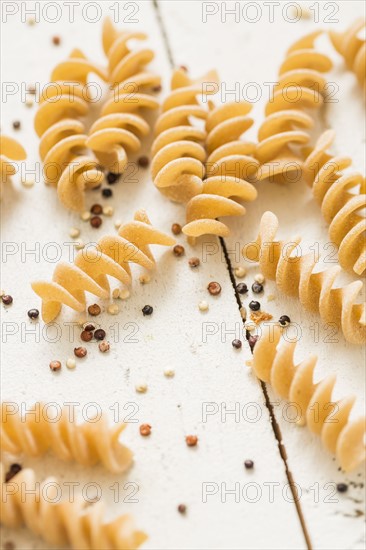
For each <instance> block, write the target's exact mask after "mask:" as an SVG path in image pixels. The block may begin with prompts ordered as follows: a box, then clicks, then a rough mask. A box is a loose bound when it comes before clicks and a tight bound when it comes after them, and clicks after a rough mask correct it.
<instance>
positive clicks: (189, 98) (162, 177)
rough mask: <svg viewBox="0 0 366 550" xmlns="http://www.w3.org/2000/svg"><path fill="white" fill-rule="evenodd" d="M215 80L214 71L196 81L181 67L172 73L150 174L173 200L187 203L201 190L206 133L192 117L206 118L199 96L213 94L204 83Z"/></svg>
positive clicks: (155, 182) (215, 81) (162, 191)
mask: <svg viewBox="0 0 366 550" xmlns="http://www.w3.org/2000/svg"><path fill="white" fill-rule="evenodd" d="M217 80H218V77H217V74H216V72H211V73H208V74H207V75H205V76H204V77H202V78H201V79H199V80H196V81H194V80H191V79H190V78H189V77H188V75H187V73H186V72H185V71H184V70H182V69H178V70H175V71H174V73H173V75H172V80H171V93H170V94H169V95H168V97H167V98H166V99H165V101H164V102H163V105H162V114H161V115H160V116H159V118H158V120H157V122H156V126H155V135H156V139H155V141H154V143H153V146H152V155H153V161H152V165H151V174H152V178H153V180H154V184H155V185H156V187H157V188H158V189H159V191H160V192H161V193H163V194H164V195H165V196H167V197H168V198H169V199H171V200H173V201H175V202H180V203H186V202H187V201H189V200H190V199H191V198H192V197H194V196H195V195H197V194H199V193H201V192H202V188H203V184H202V180H203V178H204V175H205V167H204V163H205V161H206V151H205V148H204V142H205V138H206V132H205V130H204V129H203V128H199V127H198V126H195V125H194V124H193V122H192V120H191V119H192V118H195V119H199V120H201V121H205V120H206V118H207V115H208V108H207V106H204V105H202V104H200V103H199V100H198V97H199V96H201V98H207V96H209V95H211V94H213V93H214V92H215V89H214V86H211V87H209V86H204V85H203V83H204V82H210V83H217Z"/></svg>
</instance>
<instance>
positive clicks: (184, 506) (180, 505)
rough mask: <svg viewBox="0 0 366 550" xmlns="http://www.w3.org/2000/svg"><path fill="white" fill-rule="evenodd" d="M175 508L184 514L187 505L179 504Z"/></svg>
mask: <svg viewBox="0 0 366 550" xmlns="http://www.w3.org/2000/svg"><path fill="white" fill-rule="evenodd" d="M177 510H178V512H179V513H180V514H185V513H186V511H187V506H186V505H185V504H179V506H178V508H177Z"/></svg>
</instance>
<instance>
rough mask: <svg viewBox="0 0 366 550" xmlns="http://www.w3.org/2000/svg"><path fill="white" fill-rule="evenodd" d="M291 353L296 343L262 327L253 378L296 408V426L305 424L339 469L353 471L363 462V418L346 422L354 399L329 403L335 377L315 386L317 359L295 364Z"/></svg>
mask: <svg viewBox="0 0 366 550" xmlns="http://www.w3.org/2000/svg"><path fill="white" fill-rule="evenodd" d="M281 340H282V341H281ZM280 341H281V345H280V347H278V344H279V342H280ZM295 350H296V342H293V341H292V342H290V341H286V339H281V328H280V327H279V326H278V325H275V324H270V323H265V325H264V326H263V328H262V335H261V337H260V339H259V340H258V342H257V343H256V345H255V348H254V353H253V370H254V372H255V374H256V376H257V377H258V378H259V379H260V380H262V381H263V382H269V383H270V384H271V385H272V386H273V389H274V391H275V392H276V393H277V394H278V395H279V396H281V397H282V398H284V399H287V400H288V401H290V402H291V403H292V404H295V405H296V414H297V424H298V425H300V426H303V425H305V424H306V425H307V427H308V429H309V430H310V431H312V432H313V433H315V434H317V435H319V436H320V438H321V440H322V444H323V445H324V447H325V448H326V449H327V450H328V451H330V452H331V453H333V454H335V455H336V457H337V460H338V462H339V463H340V465H341V467H342V469H344V470H346V471H350V470H353V469H355V468H357V466H359V465H360V464H362V463H363V462H364V461H365V458H366V449H365V445H364V434H365V422H366V418H364V417H360V418H357V419H355V420H353V419H352V420H351V419H350V418H349V416H350V413H351V411H352V407H353V404H354V402H355V397H354V396H348V397H345V398H343V399H341V400H339V401H332V393H333V389H334V386H335V383H336V376H334V375H332V374H331V375H328V376H327V377H326V378H323V379H322V380H320V381H319V382H317V383H315V382H314V369H315V367H316V363H317V357H316V356H315V355H311V356H309V357H307V358H306V359H304V360H303V361H300V363H298V364H296V363H295V362H294V354H295Z"/></svg>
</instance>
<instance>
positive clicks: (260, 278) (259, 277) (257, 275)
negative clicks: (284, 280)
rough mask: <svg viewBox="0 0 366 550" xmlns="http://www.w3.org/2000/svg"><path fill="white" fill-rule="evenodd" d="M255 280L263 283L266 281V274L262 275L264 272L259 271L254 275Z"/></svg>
mask: <svg viewBox="0 0 366 550" xmlns="http://www.w3.org/2000/svg"><path fill="white" fill-rule="evenodd" d="M254 280H255V281H256V282H257V283H259V284H260V285H262V284H263V283H264V280H265V279H264V276H263V275H262V273H257V274H256V275H255V276H254Z"/></svg>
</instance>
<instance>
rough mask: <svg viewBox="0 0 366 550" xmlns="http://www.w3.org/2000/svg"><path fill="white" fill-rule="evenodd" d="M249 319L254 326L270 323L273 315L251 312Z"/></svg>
mask: <svg viewBox="0 0 366 550" xmlns="http://www.w3.org/2000/svg"><path fill="white" fill-rule="evenodd" d="M250 318H251V320H252V321H253V323H255V324H256V325H259V323H262V322H263V321H270V320H271V319H272V318H273V315H271V314H270V313H266V312H265V311H252V313H251V314H250Z"/></svg>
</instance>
